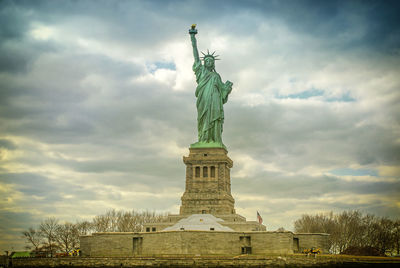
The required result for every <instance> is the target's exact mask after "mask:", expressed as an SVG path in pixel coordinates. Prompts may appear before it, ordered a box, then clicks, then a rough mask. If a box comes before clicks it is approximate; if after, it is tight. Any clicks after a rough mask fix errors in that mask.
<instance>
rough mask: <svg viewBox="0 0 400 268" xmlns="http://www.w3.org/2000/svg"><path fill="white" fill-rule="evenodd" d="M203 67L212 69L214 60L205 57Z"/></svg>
mask: <svg viewBox="0 0 400 268" xmlns="http://www.w3.org/2000/svg"><path fill="white" fill-rule="evenodd" d="M204 66H206V68H213V67H214V59H213V58H211V57H206V58H205V59H204Z"/></svg>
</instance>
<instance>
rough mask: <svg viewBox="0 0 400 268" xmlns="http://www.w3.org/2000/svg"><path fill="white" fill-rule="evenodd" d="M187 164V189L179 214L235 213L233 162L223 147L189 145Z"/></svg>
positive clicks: (185, 161) (184, 158) (185, 158)
mask: <svg viewBox="0 0 400 268" xmlns="http://www.w3.org/2000/svg"><path fill="white" fill-rule="evenodd" d="M189 150H190V153H189V156H188V157H183V162H184V163H185V165H186V189H185V192H184V194H183V196H182V198H181V200H182V205H181V208H180V215H191V214H213V215H229V214H235V208H234V203H235V200H234V199H233V197H232V195H231V178H230V169H231V168H232V165H233V162H232V160H231V159H230V158H229V157H228V155H227V153H228V152H227V150H226V149H224V148H190V149H189Z"/></svg>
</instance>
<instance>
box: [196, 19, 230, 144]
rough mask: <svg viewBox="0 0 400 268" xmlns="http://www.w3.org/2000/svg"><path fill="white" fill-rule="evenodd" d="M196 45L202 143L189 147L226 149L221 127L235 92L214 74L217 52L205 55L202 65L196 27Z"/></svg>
mask: <svg viewBox="0 0 400 268" xmlns="http://www.w3.org/2000/svg"><path fill="white" fill-rule="evenodd" d="M189 34H190V38H191V40H192V46H193V56H194V64H193V71H194V73H195V75H196V82H197V88H196V93H195V95H196V98H197V102H196V106H197V130H198V137H199V141H198V142H196V143H193V144H191V145H190V147H191V148H215V147H217V148H225V149H226V147H225V145H224V144H223V143H222V125H223V124H224V108H223V105H224V104H225V103H226V102H227V101H228V95H229V93H231V91H232V82H230V81H226V83H222V80H221V76H220V75H219V74H218V73H217V72H216V71H215V61H216V60H218V59H217V57H218V56H217V55H215V56H214V53H215V52H214V53H212V54H210V53H209V52H208V51H207V54H204V53H203V52H202V54H203V56H204V57H202V59H203V61H204V63H203V64H202V63H201V61H200V57H199V51H198V50H197V42H196V37H195V35H196V34H197V29H196V25H195V24H193V25H192V27H191V29H190V30H189Z"/></svg>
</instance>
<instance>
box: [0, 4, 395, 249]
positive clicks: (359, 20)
mask: <svg viewBox="0 0 400 268" xmlns="http://www.w3.org/2000/svg"><path fill="white" fill-rule="evenodd" d="M392 4H393V5H392ZM394 5H397V4H396V3H375V2H358V1H350V2H346V3H342V2H335V1H330V2H320V1H299V2H293V3H292V2H290V3H281V2H275V1H268V2H265V1H250V2H249V1H230V3H229V5H228V4H227V3H225V2H223V1H218V2H216V3H214V2H210V1H188V2H185V3H183V2H181V1H118V2H110V1H62V2H55V1H35V2H34V3H33V2H32V1H17V2H15V1H2V2H1V4H0V22H1V23H0V35H1V37H2V42H1V44H0V52H1V53H0V54H1V55H2V56H0V104H1V105H0V149H1V155H0V156H1V157H2V158H1V159H2V163H1V166H0V192H1V193H2V194H4V196H5V197H4V199H2V203H0V204H1V207H0V212H1V213H2V214H1V215H3V216H4V215H5V216H4V217H9V218H10V220H8V221H7V222H5V221H4V222H5V223H7V224H3V221H1V222H2V227H1V228H3V230H4V233H10V234H11V233H12V237H14V239H17V240H18V239H19V237H18V236H19V235H18V232H14V231H10V229H9V227H7V226H11V223H10V221H11V222H12V221H25V223H24V224H23V225H20V226H19V227H18V228H22V229H23V228H27V227H28V225H29V226H34V225H36V224H38V223H39V222H40V220H41V219H42V218H43V217H46V216H47V215H55V216H57V217H59V218H60V219H61V220H76V219H82V218H90V217H91V216H94V215H96V214H100V213H103V212H104V211H105V209H108V208H117V209H132V208H134V209H150V210H158V211H170V212H172V213H176V212H177V207H178V206H179V202H180V201H179V197H180V195H181V194H182V192H183V190H184V178H185V175H184V172H185V167H184V164H183V163H182V155H187V154H188V150H187V147H188V146H189V145H190V144H191V143H193V142H195V140H196V136H197V133H196V107H195V97H194V89H195V81H194V77H193V74H192V72H191V69H190V68H191V64H192V59H191V54H190V53H191V48H190V42H189V37H188V35H187V28H188V27H189V26H190V25H191V24H192V23H197V24H198V28H199V35H198V41H199V48H200V49H201V50H204V49H207V48H210V49H211V50H217V52H218V53H219V54H221V57H222V59H223V60H222V61H220V62H218V65H217V70H218V72H219V73H220V74H221V76H222V78H223V79H224V80H226V79H228V80H231V81H233V83H234V89H233V91H232V94H231V96H230V99H229V101H228V103H227V104H226V105H225V124H224V133H223V135H224V136H223V137H224V142H225V144H226V145H227V146H228V150H229V154H230V156H231V158H232V159H233V161H234V168H233V170H232V192H233V195H234V196H235V197H237V201H236V205H237V208H238V211H239V212H240V213H242V214H243V215H244V216H246V217H250V218H251V217H252V215H253V214H254V213H253V212H254V211H255V210H257V209H258V210H260V211H261V212H262V214H263V215H264V217H265V218H266V219H268V220H267V225H268V228H269V229H271V228H272V229H273V228H275V227H276V228H278V227H279V226H285V228H291V226H290V224H291V222H292V221H293V220H295V219H296V217H298V216H300V215H301V214H303V213H307V212H315V211H330V210H334V211H340V210H344V209H357V208H360V209H362V210H363V211H365V212H368V213H375V214H377V215H382V216H390V217H398V215H399V214H400V211H399V207H398V206H397V207H396V205H395V204H396V202H398V193H399V173H398V170H397V169H398V163H399V155H400V148H399V145H398V133H399V129H400V127H399V118H400V114H399V111H400V109H399V104H398V103H399V99H400V94H399V93H398V88H399V86H400V80H399V79H398V78H397V73H398V71H399V67H398V66H399V65H398V61H399V55H398V52H396V48H398V41H399V40H398V36H399V35H398V30H399V24H400V23H399V21H398V16H397V14H396V13H395V10H396V8H395V6H394ZM185 57H188V58H187V59H185ZM186 72H187V73H186ZM182 77H188V80H182V81H180V82H179V83H180V84H179V86H177V85H178V80H179V79H178V78H182ZM189 78H190V79H189ZM313 90H314V91H315V92H318V94H314V95H313V94H312V92H314V91H313ZM296 96H297V97H296ZM298 96H301V98H299V97H298ZM349 99H351V101H348V100H349ZM344 168H345V169H347V170H350V171H351V170H356V169H366V170H371V171H373V173H374V174H376V175H374V176H371V177H362V176H358V174H356V172H354V174H353V175H354V176H351V174H350V176H347V177H346V176H333V175H329V174H331V173H330V172H331V171H332V170H336V169H344ZM383 171H384V172H383ZM350 173H351V172H350ZM380 173H382V174H380ZM10 210H11V211H22V212H10ZM33 211H34V213H35V214H33ZM31 212H32V213H31ZM10 213H14V214H12V215H11V214H10ZM10 215H11V216H10ZM3 216H0V217H3ZM28 223H30V224H28ZM4 241H5V240H4ZM4 241H3V240H2V243H3V244H1V247H2V249H6V245H7V243H8V244H9V243H10V241H12V238H8V239H7V241H6V242H4ZM19 241H20V242H21V240H19ZM18 245H19V246H20V245H21V243H19V244H18Z"/></svg>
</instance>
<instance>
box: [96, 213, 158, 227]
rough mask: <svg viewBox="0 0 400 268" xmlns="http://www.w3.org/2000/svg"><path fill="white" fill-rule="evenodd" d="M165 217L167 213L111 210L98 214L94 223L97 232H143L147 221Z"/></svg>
mask: <svg viewBox="0 0 400 268" xmlns="http://www.w3.org/2000/svg"><path fill="white" fill-rule="evenodd" d="M165 218H166V214H157V213H155V212H149V211H145V212H136V211H134V210H132V211H128V212H124V211H116V210H109V211H107V212H106V213H105V214H103V215H98V216H96V217H95V218H94V219H93V223H92V225H93V230H94V231H95V232H141V231H143V225H144V224H145V223H148V222H155V221H162V220H164V219H165Z"/></svg>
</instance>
